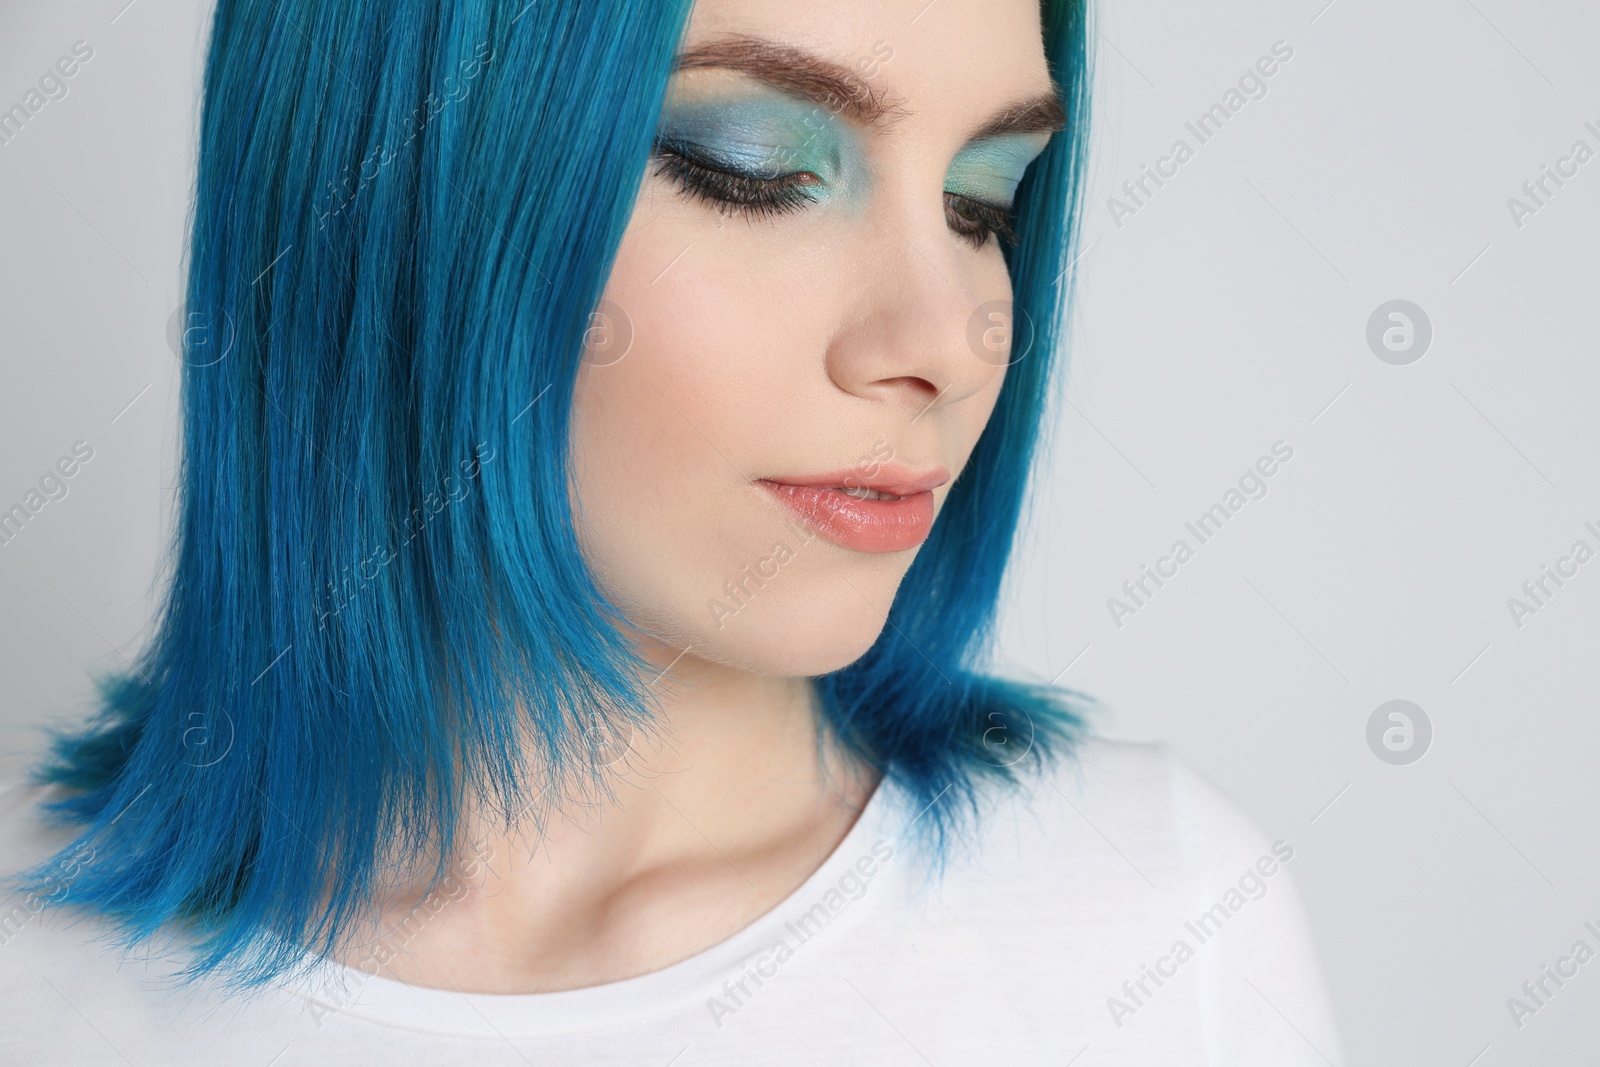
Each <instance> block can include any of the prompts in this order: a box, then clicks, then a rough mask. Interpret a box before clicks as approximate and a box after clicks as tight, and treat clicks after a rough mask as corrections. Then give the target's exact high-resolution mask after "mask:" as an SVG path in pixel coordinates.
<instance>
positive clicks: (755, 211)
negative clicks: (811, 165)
mask: <svg viewBox="0 0 1600 1067" xmlns="http://www.w3.org/2000/svg"><path fill="white" fill-rule="evenodd" d="M655 161H656V173H657V174H658V175H660V176H661V177H664V178H668V179H670V180H671V181H673V182H674V183H676V184H677V186H678V188H679V189H680V190H682V191H683V192H684V193H685V194H686V195H688V196H690V197H693V198H695V199H699V200H702V201H704V202H706V203H709V204H712V205H714V206H716V207H718V208H727V209H729V210H731V211H733V212H734V213H736V214H744V215H750V216H753V217H756V218H774V217H776V216H778V215H783V214H787V213H788V212H790V211H795V210H798V209H800V208H802V207H804V206H805V205H807V204H810V203H814V202H815V200H814V198H813V197H812V196H811V194H810V193H808V192H806V183H804V182H802V181H800V180H799V178H800V175H798V174H787V175H784V176H782V177H778V178H752V177H749V176H748V175H743V174H734V173H732V172H731V171H726V170H722V169H721V168H719V167H713V166H710V165H708V164H706V163H702V162H701V161H700V160H698V159H695V158H693V157H692V156H690V155H688V154H686V153H685V152H683V151H681V150H679V149H677V148H674V147H671V146H669V145H663V144H658V145H656V148H655ZM802 173H803V172H802ZM944 204H945V213H946V215H947V216H948V217H949V219H950V220H951V225H950V228H951V229H952V230H954V231H955V233H956V235H957V236H959V237H960V238H961V239H962V240H964V241H966V242H967V243H968V244H970V245H972V246H973V247H974V248H982V247H984V245H985V244H987V243H988V241H989V238H990V237H991V236H993V237H996V238H998V239H999V240H1000V241H1002V242H1004V243H1006V244H1008V245H1014V244H1016V243H1017V234H1016V231H1015V230H1013V229H1012V228H1011V218H1010V215H1011V213H1010V212H1009V211H1008V210H1006V209H1005V208H1002V207H999V206H998V205H995V204H988V203H984V202H983V201H981V200H974V199H973V198H971V197H967V196H962V195H960V194H959V193H952V192H946V193H945V194H944Z"/></svg>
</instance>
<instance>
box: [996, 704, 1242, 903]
mask: <svg viewBox="0 0 1600 1067" xmlns="http://www.w3.org/2000/svg"><path fill="white" fill-rule="evenodd" d="M1007 808H1011V809H1014V811H1015V812H1022V811H1026V812H1028V813H1030V815H1032V816H1035V817H1038V818H1040V819H1042V820H1045V821H1054V822H1055V823H1057V824H1058V825H1057V827H1056V829H1058V830H1059V829H1061V828H1062V827H1061V826H1060V825H1059V824H1061V823H1067V824H1071V823H1074V822H1076V823H1086V824H1091V825H1092V826H1095V827H1099V828H1100V830H1101V831H1102V833H1103V834H1104V835H1107V836H1109V835H1110V833H1111V830H1112V829H1115V830H1116V831H1117V832H1118V834H1119V835H1120V841H1126V842H1128V843H1129V844H1130V845H1131V846H1133V847H1138V848H1143V849H1147V850H1149V851H1151V852H1152V853H1153V854H1159V856H1158V857H1155V858H1159V859H1160V860H1161V861H1162V863H1163V865H1164V866H1166V867H1169V868H1172V869H1185V870H1187V871H1188V872H1190V873H1191V874H1199V873H1201V872H1202V871H1203V870H1205V869H1209V868H1212V867H1215V866H1216V865H1217V864H1219V863H1225V862H1228V861H1231V860H1235V859H1244V858H1248V859H1249V860H1253V859H1254V858H1255V857H1257V856H1259V855H1261V854H1263V853H1270V852H1271V850H1272V847H1273V841H1272V840H1270V839H1269V836H1268V834H1267V833H1266V831H1265V830H1264V829H1263V828H1262V826H1261V824H1260V823H1258V822H1257V821H1256V820H1255V819H1254V818H1253V817H1252V816H1250V815H1249V814H1248V813H1247V812H1246V811H1245V810H1244V808H1242V807H1241V806H1240V805H1239V804H1238V802H1237V801H1235V800H1234V799H1233V798H1232V797H1231V796H1230V795H1229V794H1228V793H1227V792H1226V791H1225V790H1223V789H1222V788H1221V787H1219V786H1218V785H1217V784H1216V783H1214V782H1213V781H1211V780H1210V779H1209V778H1207V777H1206V776H1205V775H1203V774H1202V773H1201V772H1200V771H1198V770H1196V769H1195V768H1194V767H1193V766H1192V765H1191V764H1190V763H1189V762H1188V761H1187V760H1185V759H1183V758H1182V757H1181V756H1179V755H1178V754H1177V752H1175V751H1174V750H1173V749H1172V747H1171V746H1169V745H1167V744H1164V743H1160V742H1150V741H1131V740H1125V739H1121V738H1115V737H1108V736H1104V735H1091V736H1087V737H1084V738H1082V739H1080V740H1079V741H1078V742H1077V743H1076V744H1075V745H1074V746H1073V747H1072V749H1071V750H1070V751H1068V752H1067V753H1066V754H1065V755H1063V756H1061V757H1059V758H1057V759H1055V760H1051V761H1048V762H1044V763H1042V765H1041V766H1039V767H1038V768H1037V769H1036V770H1035V771H1034V772H1033V773H1031V774H1028V775H1026V776H1024V777H1023V780H1022V781H1021V782H1020V788H1019V789H1017V790H1015V791H1014V792H1013V793H1012V795H1011V796H1010V797H1009V798H1006V799H1002V800H1001V801H1000V802H999V804H998V810H1000V811H1004V810H1005V809H1007ZM1052 817H1053V818H1052ZM1120 841H1119V843H1120Z"/></svg>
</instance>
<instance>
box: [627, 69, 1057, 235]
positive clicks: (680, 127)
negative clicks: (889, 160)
mask: <svg viewBox="0 0 1600 1067" xmlns="http://www.w3.org/2000/svg"><path fill="white" fill-rule="evenodd" d="M865 136H866V133H865V131H862V130H860V129H858V128H857V127H855V126H854V125H852V124H851V123H850V122H847V121H845V120H844V119H842V118H840V117H839V116H838V115H836V114H834V113H832V112H830V111H829V110H827V109H826V108H824V107H822V106H821V105H819V104H817V103H815V102H812V101H807V100H804V99H801V98H798V97H795V96H790V95H788V94H787V93H784V92H781V91H779V90H777V89H774V88H771V87H768V86H765V85H761V84H759V83H755V82H752V81H751V80H750V79H747V78H744V77H739V76H732V77H729V76H727V75H726V73H725V72H721V71H711V70H708V71H704V72H700V71H697V72H694V75H692V76H688V77H680V78H679V79H678V81H677V82H676V83H675V85H674V89H673V92H672V93H671V95H670V96H669V98H668V101H667V104H666V107H665V109H664V111H663V113H662V118H661V122H660V125H659V127H658V128H657V131H656V138H655V145H654V150H653V154H652V155H653V159H654V162H655V165H656V172H657V174H659V175H661V176H662V177H665V178H667V179H669V180H671V181H672V182H673V183H674V184H676V185H677V186H678V188H679V190H680V191H681V192H682V193H684V194H685V195H686V196H688V197H690V198H692V199H697V200H700V201H702V202H704V203H707V204H709V205H711V206H713V207H715V208H716V209H717V210H718V211H719V212H724V211H727V212H736V213H742V214H747V215H752V216H761V217H774V216H777V215H782V214H788V213H791V212H797V211H803V210H806V209H807V208H809V207H811V206H812V205H816V204H829V203H831V204H836V205H838V206H840V207H842V208H844V209H846V210H848V212H849V213H850V214H851V215H853V216H859V215H862V214H864V213H865V211H866V208H867V206H868V204H867V195H868V191H869V187H870V184H871V181H870V180H871V170H870V168H869V166H868V162H867V154H866V151H865V146H864V144H863V138H864V137H865ZM1049 139H1050V138H1049V135H1048V134H1040V133H1006V134H999V135H996V136H993V137H985V138H983V139H982V140H978V141H974V142H972V143H970V144H968V145H966V146H965V147H964V148H962V149H961V151H960V152H958V153H957V154H956V156H955V158H954V159H953V160H952V161H951V163H950V166H949V167H948V168H947V171H946V175H945V182H944V206H945V215H946V220H947V223H948V225H949V228H950V230H951V231H952V232H953V233H954V234H956V235H957V236H958V237H960V238H961V239H963V240H965V241H967V242H968V243H969V244H971V245H972V246H973V247H974V248H982V247H983V246H984V245H985V244H986V243H987V241H988V239H989V237H991V236H998V237H999V238H1000V239H1001V240H1003V241H1006V242H1008V243H1014V242H1015V241H1016V235H1015V234H1014V233H1013V232H1012V229H1011V226H1010V222H1009V219H1010V214H1011V207H1012V201H1013V200H1014V198H1015V196H1016V190H1017V186H1018V184H1019V183H1020V182H1021V181H1022V178H1023V175H1024V174H1025V173H1026V171H1027V169H1028V165H1029V164H1030V163H1032V162H1033V160H1034V159H1035V158H1037V157H1038V155H1039V154H1040V153H1041V152H1042V151H1044V148H1045V145H1046V144H1048V143H1049Z"/></svg>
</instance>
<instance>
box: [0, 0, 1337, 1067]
mask: <svg viewBox="0 0 1600 1067" xmlns="http://www.w3.org/2000/svg"><path fill="white" fill-rule="evenodd" d="M1086 79H1087V64H1086V30H1085V26H1084V22H1083V16H1082V9H1081V8H1080V7H1079V6H1078V5H1077V4H1076V3H1075V2H1074V0H1064V2H1059V3H1058V2H1054V0H1051V2H1046V3H1044V4H1043V5H1041V4H1039V3H1038V2H1036V0H987V2H985V3H984V4H982V5H978V4H970V3H968V4H958V3H950V2H948V0H947V2H946V3H943V4H940V3H937V2H935V3H931V4H930V3H924V2H922V0H917V2H912V3H898V2H896V3H884V4H873V5H866V4H859V3H853V2H850V0H817V2H814V3H811V4H808V5H804V6H801V7H791V6H785V7H782V8H780V7H778V6H777V5H772V4H763V3H759V2H757V0H700V2H699V3H697V4H695V5H694V7H693V10H692V12H686V11H685V10H683V9H682V8H680V7H679V6H678V5H676V4H674V3H664V2H657V3H644V4H640V3H636V2H630V3H622V2H616V3H594V4H587V3H586V4H582V5H579V4H573V3H559V2H551V0H545V2H543V3H533V4H526V5H525V4H523V3H521V2H520V0H519V2H517V3H500V2H497V0H458V2H455V3H445V2H443V0H409V2H405V3H398V4H396V3H394V2H393V0H388V2H384V3H379V2H376V0H221V3H220V4H219V7H218V10H217V13H216V16H215V23H214V27H213V36H212V43H211V53H210V60H209V65H208V69H207V76H206V83H205V100H204V106H203V112H202V122H201V143H200V160H199V178H198V186H197V190H198V191H197V199H196V211H195V218H194V225H193V230H194V232H193V239H192V242H193V243H192V249H191V261H190V265H189V295H188V302H187V310H186V313H185V318H184V319H183V320H182V323H181V324H182V325H183V327H184V333H183V338H184V345H183V353H184V359H185V364H186V366H185V367H184V378H183V390H184V396H183V401H184V477H183V488H182V496H181V506H180V518H179V531H178V539H177V544H176V548H175V556H174V573H173V580H172V583H171V587H170V592H169V595H168V599H167V602H166V605H165V609H164V612H163V614H162V617H161V620H160V626H159V630H158V634H157V636H156V639H155V640H154V641H153V642H152V644H151V647H150V649H149V650H148V651H147V652H146V654H145V655H144V657H143V658H142V659H141V661H140V662H139V664H138V665H137V667H136V668H135V669H134V670H132V671H130V672H128V673H127V674H126V675H125V676H122V677H117V678H113V679H111V680H109V681H108V682H107V683H106V684H105V686H104V689H105V699H104V703H103V709H102V711H101V712H100V714H99V715H98V717H97V718H96V719H95V720H94V721H92V722H90V723H88V724H87V725H85V726H82V727H80V728H75V729H72V730H66V731H63V732H61V733H60V734H59V735H58V736H57V737H56V738H55V739H54V743H53V747H52V750H51V754H50V756H49V758H48V759H46V760H44V761H43V762H42V763H41V765H40V767H39V770H38V773H37V776H36V781H35V782H34V783H32V784H29V785H27V786H20V787H18V788H15V789H13V790H12V791H11V792H10V793H9V794H8V795H7V797H6V798H5V803H6V805H7V807H8V813H7V819H6V823H5V825H6V831H5V833H6V835H7V840H6V842H5V849H6V852H5V855H6V856H7V857H8V860H9V861H10V867H11V868H12V869H13V870H18V869H21V868H23V867H24V866H25V865H27V864H30V863H31V864H32V866H30V867H28V869H26V870H23V871H21V873H20V874H19V876H18V877H17V878H16V879H15V882H14V884H15V885H16V886H17V887H18V888H19V889H20V890H21V891H22V892H23V894H24V895H23V896H22V897H21V898H19V899H20V900H21V903H20V904H19V905H18V907H17V908H15V909H13V911H12V913H11V917H10V919H9V920H7V929H6V931H5V934H6V937H7V939H8V941H9V942H10V943H9V944H8V946H7V948H6V951H5V953H4V954H3V959H4V960H5V963H4V968H3V973H4V979H3V981H4V988H5V992H6V993H7V995H8V1003H9V1004H11V1005H13V1006H14V1008H15V1010H16V1015H15V1019H16V1025H15V1026H14V1030H15V1031H16V1032H17V1033H19V1034H20V1042H21V1045H20V1048H21V1049H22V1051H21V1052H20V1053H19V1055H20V1057H21V1060H20V1061H21V1062H39V1061H43V1060H46V1059H51V1058H60V1059H64V1060H65V1061H66V1062H74V1063H76V1062H100V1061H105V1062H114V1061H116V1060H117V1059H118V1058H119V1057H123V1056H126V1057H127V1058H129V1059H134V1060H136V1059H138V1058H140V1057H145V1058H155V1059H158V1060H159V1061H160V1062H164V1063H184V1062H190V1063H201V1062H206V1063H210V1062H227V1063H254V1062H260V1063H268V1062H272V1063H283V1064H290V1063H296V1062H303V1063H336V1062H337V1063H346V1062H383V1061H392V1060H394V1059H395V1058H400V1059H402V1060H403V1061H405V1062H423V1063H432V1062H452V1063H457V1062H460V1063H465V1062H473V1063H485V1064H488V1063H515V1062H553V1063H615V1064H622V1063H628V1064H636V1063H660V1064H666V1063H682V1064H690V1063H728V1064H732V1063H752V1062H759V1063H828V1064H832V1063H841V1062H861V1063H873V1064H879V1063H892V1062H934V1063H1005V1064H1011V1063H1035V1062H1038V1063H1061V1062H1082V1063H1085V1064H1088V1063H1095V1062H1103V1063H1160V1064H1177V1063H1197V1064H1198V1063H1216V1064H1222V1063H1227V1064H1246V1063H1248V1064H1274V1065H1281V1064H1289V1063H1322V1062H1337V1057H1338V1055H1339V1052H1338V1048H1337V1039H1336V1036H1335V1033H1334V1030H1333V1027H1332V1023H1331V1019H1330V1017H1329V1014H1328V1010H1327V1007H1326V1002H1325V996H1324V994H1323V992H1322V989H1321V985H1320V978H1319V977H1318V974H1317V970H1316V964H1315V961H1314V958H1313V955H1312V951H1311V946H1310V941H1309V937H1308V935H1307V932H1306V928H1305V925H1304V920H1303V918H1302V916H1301V912H1300V906H1299V904H1298V900H1297V898H1296V896H1295V893H1294V890H1293V886H1292V884H1291V883H1290V882H1289V875H1288V873H1287V871H1286V870H1285V869H1284V868H1285V864H1287V863H1289V862H1290V861H1291V860H1292V858H1293V852H1294V850H1293V845H1292V843H1290V842H1282V841H1280V842H1269V841H1267V840H1266V839H1265V838H1264V837H1263V836H1262V835H1261V834H1260V832H1259V831H1258V830H1257V829H1256V828H1255V827H1254V826H1253V825H1252V824H1250V822H1249V821H1248V820H1247V819H1246V818H1245V817H1244V816H1243V815H1242V814H1241V813H1240V812H1239V811H1238V809H1237V808H1236V807H1234V806H1233V805H1232V804H1231V803H1230V802H1228V801H1227V800H1226V799H1224V798H1223V797H1222V796H1221V795H1220V794H1219V793H1217V792H1216V791H1215V790H1214V789H1213V788H1212V787H1210V786H1208V785H1207V784H1206V783H1204V782H1203V780H1201V779H1199V778H1198V776H1196V775H1195V774H1194V773H1193V772H1191V771H1189V770H1187V769H1186V768H1185V767H1184V766H1183V765H1181V764H1180V763H1178V762H1177V761H1176V760H1174V759H1173V758H1172V757H1171V756H1170V755H1169V754H1168V753H1167V752H1166V751H1165V750H1163V749H1161V748H1159V747H1154V746H1143V745H1131V744H1119V743H1113V742H1109V741H1103V740H1095V739H1092V738H1089V737H1087V736H1086V735H1085V734H1084V731H1083V729H1082V722H1081V719H1080V717H1079V714H1078V713H1077V712H1076V710H1075V705H1074V704H1073V703H1069V702H1068V700H1067V699H1066V698H1065V696H1064V695H1063V694H1062V693H1060V692H1059V691H1054V690H1050V689H1047V688H1043V687H1034V686H1026V685H1022V684H1018V683H1014V682H1008V681H1005V680H1001V679H997V678H994V677H990V676H988V675H986V674H984V673H983V671H982V665H983V658H984V649H985V646H986V642H987V636H988V631H989V626H990V623H991V620H992V618H993V612H994V606H995V602H996V598H997V595H998V591H999V587H1000V579H1001V574H1002V571H1003V568H1004V563H1005V560H1006V557H1007V554H1008V550H1009V547H1010V542H1011V538H1012V535H1013V531H1014V528H1015V525H1016V521H1017V516H1018V512H1019V509H1020V507H1021V503H1022V493H1023V483H1024V479H1025V475H1026V471H1027V469H1028V465H1029V461H1030V457H1031V455H1032V448H1033V444H1034V441H1035V438H1036V436H1037V431H1038V428H1039V423H1040V418H1041V412H1042V407H1043V398H1044V397H1045V396H1046V395H1048V392H1049V390H1050V385H1051V373H1052V369H1053V368H1052V358H1051V357H1052V356H1053V354H1054V351H1055V349H1056V348H1057V347H1058V343H1059V338H1060V336H1061V329H1062V327H1061V319H1062V314H1063V312H1064V309H1065V304H1066V299H1065V293H1066V289H1067V285H1066V279H1067V265H1068V264H1069V262H1070V252H1071V244H1072V237H1073V234H1074V229H1075V228H1074V225H1073V222H1074V219H1075V203H1076V196H1077V192H1076V191H1077V188H1078V184H1079V180H1080V175H1081V171H1082V155H1083V149H1084V146H1085V130H1084V118H1085V115H1086V104H1087V100H1086V93H1087V84H1088V83H1087V80H1086ZM936 518H937V521H935V519H936ZM35 811H40V812H43V813H46V814H50V815H53V816H54V818H55V821H54V822H53V823H50V824H46V823H45V822H43V821H41V820H39V819H37V818H35V816H34V814H33V813H34V812H35ZM69 918H78V919H83V920H85V921H84V922H83V923H81V924H79V925H68V922H69ZM94 934H99V935H101V936H102V937H105V938H110V939H113V940H114V941H115V942H116V943H117V944H118V945H120V946H122V947H125V948H139V949H141V950H143V949H147V948H150V947H153V946H158V945H159V946H161V947H162V948H163V949H164V950H165V951H166V954H165V956H164V957H154V958H152V957H151V955H150V954H149V953H147V952H141V954H140V956H139V957H138V958H139V959H140V961H141V962H140V963H139V964H138V967H139V968H141V969H138V970H136V969H133V968H124V969H122V970H120V971H119V970H117V969H116V968H115V960H114V958H113V957H112V956H111V955H109V954H107V953H105V952H104V950H103V947H102V946H97V945H95V944H93V943H92V941H90V937H91V936H92V935H94ZM41 977H43V978H44V979H46V981H44V982H42V983H41V982H40V981H38V979H39V978H41ZM14 1047H16V1046H14Z"/></svg>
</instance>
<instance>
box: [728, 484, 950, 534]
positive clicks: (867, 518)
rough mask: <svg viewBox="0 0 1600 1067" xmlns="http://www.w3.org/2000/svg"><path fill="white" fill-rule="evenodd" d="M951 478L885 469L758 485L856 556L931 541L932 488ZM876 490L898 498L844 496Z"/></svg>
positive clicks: (807, 523)
mask: <svg viewBox="0 0 1600 1067" xmlns="http://www.w3.org/2000/svg"><path fill="white" fill-rule="evenodd" d="M949 480H950V474H949V472H948V471H945V470H944V469H942V468H938V469H932V470H927V471H912V470H910V469H908V468H904V467H899V466H894V465H883V466H880V467H878V469H877V470H876V471H875V472H874V473H873V474H872V476H871V477H866V476H864V475H863V474H862V473H861V472H860V471H859V470H855V469H851V470H844V471H835V472H831V473H827V474H817V475H802V476H797V477H781V478H763V479H761V481H760V483H759V484H760V485H761V486H762V487H764V488H765V489H766V490H767V491H768V492H770V493H772V494H773V496H775V497H777V499H778V502H779V503H781V504H783V505H784V506H785V507H787V508H788V509H789V510H790V511H791V512H793V513H794V514H795V515H796V516H798V517H799V518H800V519H801V521H803V522H804V523H806V525H808V526H810V527H811V528H812V529H814V530H816V531H817V533H819V534H821V535H822V536H823V537H825V538H827V539H828V540H829V541H832V542H833V543H834V544H837V545H842V546H843V547H845V548H852V549H855V550H856V551H857V552H903V551H905V550H906V549H910V548H916V547H917V546H918V545H920V544H922V542H924V541H926V540H927V539H928V533H929V531H930V530H932V529H933V490H934V489H936V488H938V487H939V486H941V485H943V484H944V483H945V482H948V481H949ZM846 488H849V489H851V490H854V491H856V492H859V491H861V490H863V489H870V490H876V491H877V492H879V493H884V494H887V495H888V496H890V497H893V498H894V499H876V498H862V497H860V496H853V495H851V494H850V493H846V492H844V490H845V489H846Z"/></svg>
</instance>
